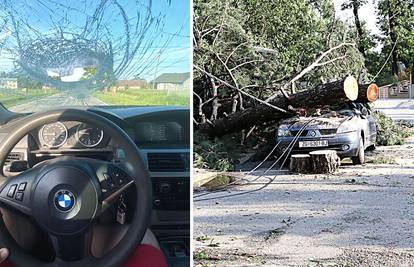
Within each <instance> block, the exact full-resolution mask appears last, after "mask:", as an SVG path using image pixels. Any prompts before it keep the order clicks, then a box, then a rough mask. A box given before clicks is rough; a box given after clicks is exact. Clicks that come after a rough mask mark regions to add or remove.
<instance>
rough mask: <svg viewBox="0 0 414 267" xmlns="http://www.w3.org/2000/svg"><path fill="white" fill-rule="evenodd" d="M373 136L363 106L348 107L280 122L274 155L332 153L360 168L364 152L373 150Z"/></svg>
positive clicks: (368, 113)
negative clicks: (358, 165) (313, 152)
mask: <svg viewBox="0 0 414 267" xmlns="http://www.w3.org/2000/svg"><path fill="white" fill-rule="evenodd" d="M376 135H377V127H376V123H375V119H374V117H373V115H372V112H371V111H370V110H369V109H367V108H366V107H365V106H364V105H363V104H360V103H350V104H346V105H344V106H343V107H341V108H338V109H337V110H326V111H325V112H322V113H321V114H320V115H319V114H318V116H314V117H294V118H289V119H286V120H284V121H282V122H281V123H280V125H279V128H278V131H277V142H280V143H279V145H278V149H277V155H282V154H283V152H284V151H285V150H288V151H289V154H294V153H308V152H311V151H315V150H321V149H331V150H335V151H336V152H337V154H338V156H339V157H340V158H341V159H343V158H348V157H350V158H351V159H352V162H353V163H354V164H363V163H364V162H365V150H367V149H374V148H375V139H376ZM292 145H293V147H292ZM290 150H291V151H290Z"/></svg>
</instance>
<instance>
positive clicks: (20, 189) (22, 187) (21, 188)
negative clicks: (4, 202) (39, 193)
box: [17, 183, 27, 191]
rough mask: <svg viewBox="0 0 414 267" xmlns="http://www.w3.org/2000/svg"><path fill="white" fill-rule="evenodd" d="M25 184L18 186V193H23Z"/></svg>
mask: <svg viewBox="0 0 414 267" xmlns="http://www.w3.org/2000/svg"><path fill="white" fill-rule="evenodd" d="M26 184H27V183H21V184H20V185H19V188H18V189H17V190H18V191H24V190H25V189H26Z"/></svg>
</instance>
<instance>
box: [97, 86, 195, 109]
mask: <svg viewBox="0 0 414 267" xmlns="http://www.w3.org/2000/svg"><path fill="white" fill-rule="evenodd" d="M93 95H94V96H95V97H96V98H98V99H99V100H101V101H103V102H105V103H107V104H109V105H138V106H141V105H142V106H146V105H162V106H163V105H167V106H189V105H190V92H189V90H170V91H166V90H155V89H126V90H119V91H117V92H105V91H98V92H95V93H94V94H93Z"/></svg>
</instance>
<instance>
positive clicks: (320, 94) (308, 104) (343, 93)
mask: <svg viewBox="0 0 414 267" xmlns="http://www.w3.org/2000/svg"><path fill="white" fill-rule="evenodd" d="M359 91H362V92H359ZM364 94H365V95H366V94H367V87H366V86H358V84H357V82H356V80H355V79H349V77H348V78H347V79H345V80H341V81H336V82H331V83H326V84H323V85H320V86H317V87H315V88H312V89H310V90H306V91H302V92H298V93H296V94H292V95H290V96H289V98H288V99H286V98H285V97H283V96H279V97H276V98H274V99H273V100H271V101H270V102H269V103H270V104H272V105H274V106H278V107H280V108H283V109H285V110H289V108H288V107H289V106H292V107H303V108H314V107H317V106H324V105H338V104H341V103H345V102H348V101H354V100H356V99H357V98H358V95H364ZM293 115H295V114H293V113H282V112H279V111H276V110H275V109H273V108H271V107H269V106H267V105H264V104H258V105H256V106H254V107H249V108H246V109H244V110H241V111H239V112H236V113H234V114H230V115H229V116H227V117H226V118H220V119H217V120H213V121H212V123H211V124H208V123H204V124H199V125H198V126H197V129H198V130H199V131H200V132H202V133H205V134H209V135H211V136H221V135H224V134H227V133H231V132H235V131H240V130H243V129H245V128H250V127H252V126H254V125H258V124H261V123H264V122H269V121H277V120H281V119H284V118H288V117H291V116H293Z"/></svg>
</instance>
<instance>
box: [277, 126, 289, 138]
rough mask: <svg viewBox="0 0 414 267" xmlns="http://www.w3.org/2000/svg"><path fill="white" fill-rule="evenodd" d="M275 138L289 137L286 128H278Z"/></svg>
mask: <svg viewBox="0 0 414 267" xmlns="http://www.w3.org/2000/svg"><path fill="white" fill-rule="evenodd" d="M277 136H291V133H290V131H289V129H288V128H287V127H279V129H277Z"/></svg>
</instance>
